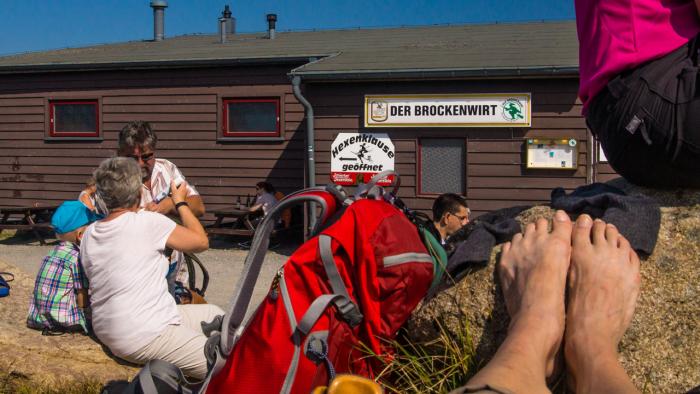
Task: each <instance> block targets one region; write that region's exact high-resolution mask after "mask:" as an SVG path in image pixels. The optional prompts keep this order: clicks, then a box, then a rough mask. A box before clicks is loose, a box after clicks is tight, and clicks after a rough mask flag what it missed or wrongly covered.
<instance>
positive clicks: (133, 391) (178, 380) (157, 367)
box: [122, 360, 197, 394]
mask: <svg viewBox="0 0 700 394" xmlns="http://www.w3.org/2000/svg"><path fill="white" fill-rule="evenodd" d="M196 387H197V383H194V382H190V381H188V380H187V378H186V377H185V375H184V374H183V373H182V371H181V370H180V368H178V367H177V366H175V364H171V363H169V362H167V361H163V360H151V361H149V362H147V363H146V365H144V366H143V368H141V370H140V371H139V374H138V375H136V378H134V380H132V381H131V383H129V385H128V386H127V387H126V389H125V390H124V391H123V392H122V394H140V393H143V394H176V393H177V394H194V393H196V392H197V389H196Z"/></svg>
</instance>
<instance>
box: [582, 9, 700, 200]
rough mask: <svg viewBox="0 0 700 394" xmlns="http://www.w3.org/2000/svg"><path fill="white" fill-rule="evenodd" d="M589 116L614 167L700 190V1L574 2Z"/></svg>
mask: <svg viewBox="0 0 700 394" xmlns="http://www.w3.org/2000/svg"><path fill="white" fill-rule="evenodd" d="M574 3H575V8H576V26H577V31H578V39H579V64H580V65H579V74H580V75H579V79H580V84H579V97H580V98H581V101H582V102H583V110H582V113H583V115H584V116H585V117H586V122H587V124H588V127H589V129H590V130H591V132H592V133H593V134H594V135H595V136H596V138H597V139H598V141H600V144H601V146H602V148H603V151H604V152H605V156H606V158H607V160H608V162H609V163H610V165H611V166H612V167H613V168H614V169H615V171H617V172H618V173H619V174H620V175H622V176H623V177H625V178H626V179H627V180H629V181H631V182H633V183H636V184H638V185H642V186H651V187H700V91H698V89H697V87H698V82H697V80H698V67H697V66H698V44H699V42H698V40H699V38H698V34H699V33H700V17H698V14H699V13H700V1H698V0H671V1H662V0H606V1H602V0H575V2H574Z"/></svg>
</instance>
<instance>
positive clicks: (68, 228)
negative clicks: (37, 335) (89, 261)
mask: <svg viewBox="0 0 700 394" xmlns="http://www.w3.org/2000/svg"><path fill="white" fill-rule="evenodd" d="M99 218H100V217H99V216H98V215H96V214H95V213H94V212H93V211H92V210H90V209H88V208H87V207H86V206H85V205H83V203H82V202H80V201H65V202H64V203H63V204H61V205H60V206H59V207H58V209H56V212H55V213H54V214H53V216H52V217H51V225H52V226H53V228H54V230H55V232H56V237H57V238H58V240H59V241H60V242H59V243H58V245H56V247H54V248H53V249H52V250H51V251H50V252H49V254H48V255H47V256H46V257H45V258H44V261H43V262H42V263H41V268H39V273H38V274H37V277H36V281H35V282H34V292H33V295H32V298H31V300H30V304H29V315H28V316H27V326H28V327H30V328H35V329H39V330H45V332H73V331H78V332H81V331H82V332H83V333H85V334H87V333H88V323H87V321H86V317H85V312H84V309H85V308H87V306H88V295H87V292H88V290H87V289H88V281H87V277H86V276H85V274H84V272H83V267H82V265H81V264H80V246H79V245H80V240H81V239H82V238H83V234H84V233H85V229H86V228H87V226H88V225H89V224H90V223H92V222H94V221H95V220H97V219H99Z"/></svg>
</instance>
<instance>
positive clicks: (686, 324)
mask: <svg viewBox="0 0 700 394" xmlns="http://www.w3.org/2000/svg"><path fill="white" fill-rule="evenodd" d="M611 184H612V185H613V186H616V187H618V188H621V189H623V190H625V191H626V192H627V193H628V194H644V195H647V196H649V197H651V198H653V199H655V200H656V201H658V203H659V205H660V206H661V207H662V208H661V226H660V229H659V238H658V242H657V244H656V247H655V249H654V252H653V253H652V254H651V255H650V256H648V257H646V258H642V265H641V275H642V286H641V292H640V296H639V300H638V302H637V309H636V312H635V316H634V320H633V321H632V324H631V326H630V328H629V329H628V330H627V333H626V334H625V336H624V338H623V339H622V342H621V344H620V353H621V354H620V356H621V362H622V364H623V365H624V367H625V369H626V370H627V372H628V373H629V374H630V376H631V378H632V380H633V382H634V383H635V385H636V386H637V387H638V388H640V389H642V388H645V389H646V390H647V391H651V392H654V393H680V392H686V391H688V390H690V389H691V388H693V387H696V386H698V385H700V297H699V296H700V190H670V191H660V190H651V189H646V188H641V187H637V186H634V185H631V184H629V183H627V182H625V181H624V180H622V179H617V180H615V181H612V182H611ZM553 213H554V212H553V211H552V210H551V209H550V208H549V207H546V206H537V207H533V208H531V209H529V210H527V211H524V212H523V213H522V214H521V215H520V216H519V217H518V220H519V221H520V223H521V224H523V225H524V224H526V223H529V222H532V221H534V220H535V219H536V218H538V217H546V218H549V219H551V217H552V215H553ZM499 252H500V246H497V247H496V248H494V250H493V251H492V254H491V260H490V262H489V264H488V266H487V267H485V268H483V269H479V270H476V271H475V272H473V273H470V274H469V275H467V276H466V277H465V278H464V279H463V280H462V281H460V282H459V283H458V284H457V285H456V286H454V287H452V288H450V289H448V290H446V291H444V292H442V293H441V294H439V295H438V296H437V297H435V298H434V299H432V300H430V301H428V302H426V303H425V304H424V305H422V306H421V307H420V308H419V309H418V310H417V311H416V312H415V313H414V315H413V316H412V318H411V320H410V321H409V323H408V330H407V332H408V335H409V339H411V340H412V341H415V342H423V341H426V340H430V339H432V338H434V337H435V336H436V335H437V331H436V329H435V324H434V321H435V320H436V319H441V320H442V321H444V323H445V325H446V326H447V329H448V331H449V332H451V333H452V334H455V333H456V332H457V331H456V330H459V329H460V327H463V324H464V323H463V322H464V320H466V322H467V324H468V327H469V329H470V332H471V335H472V337H473V341H474V347H475V349H476V355H477V364H478V365H484V364H485V363H486V362H488V360H490V359H491V357H492V356H493V354H494V353H495V351H496V349H497V348H498V346H499V345H500V343H501V342H502V341H503V338H504V337H505V334H506V329H507V326H508V315H507V313H506V311H505V306H504V304H503V297H502V295H501V291H500V288H499V287H498V285H497V283H496V282H497V281H494V278H495V277H494V268H495V262H496V257H497V255H498V253H499ZM455 335H456V334H455Z"/></svg>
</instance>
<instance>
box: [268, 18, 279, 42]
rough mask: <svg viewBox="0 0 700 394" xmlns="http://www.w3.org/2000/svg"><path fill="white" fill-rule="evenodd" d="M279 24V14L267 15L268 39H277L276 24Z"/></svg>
mask: <svg viewBox="0 0 700 394" xmlns="http://www.w3.org/2000/svg"><path fill="white" fill-rule="evenodd" d="M276 23H277V14H267V38H269V39H270V40H274V39H275V24H276Z"/></svg>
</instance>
